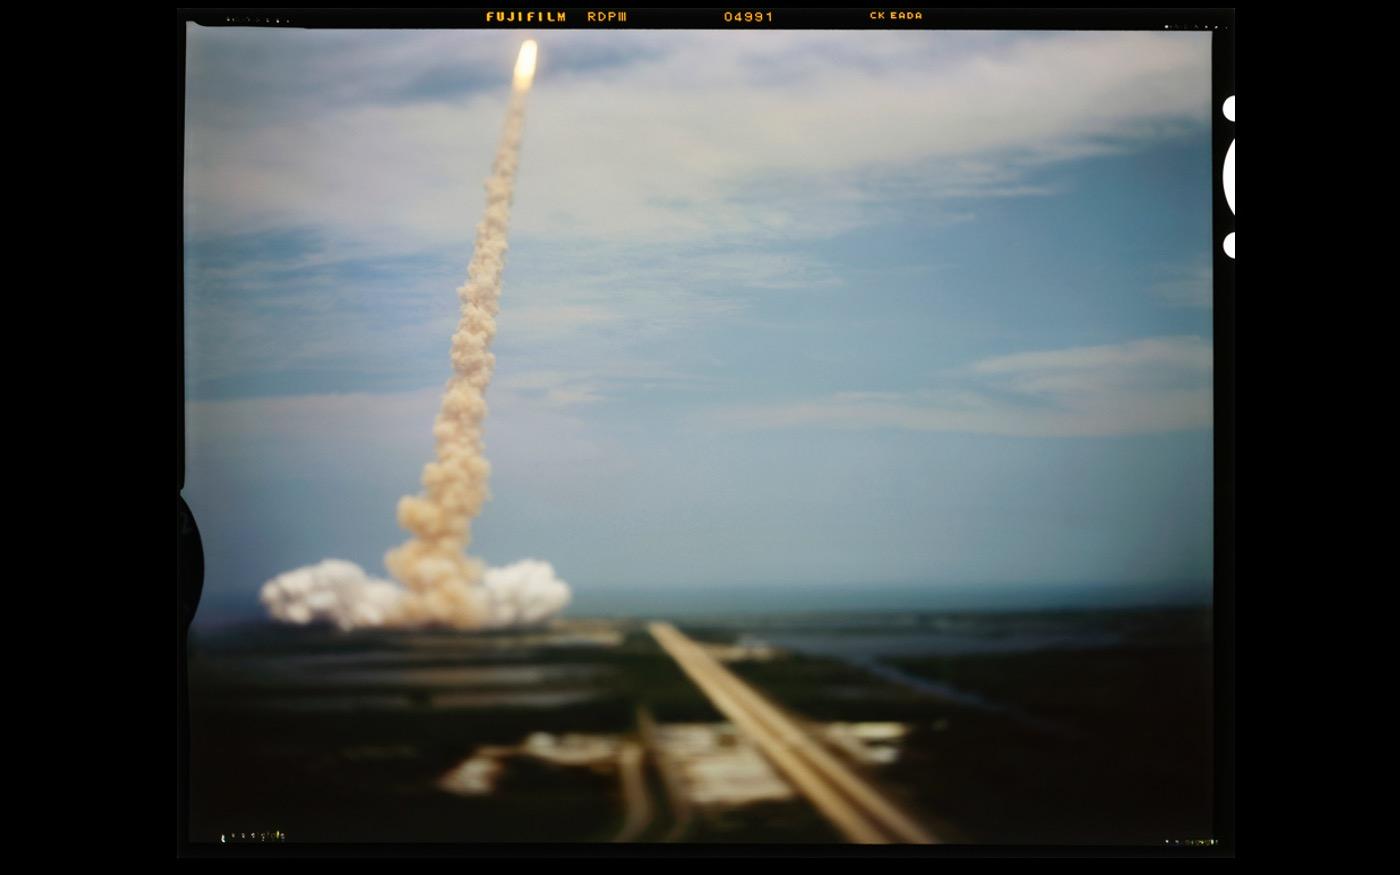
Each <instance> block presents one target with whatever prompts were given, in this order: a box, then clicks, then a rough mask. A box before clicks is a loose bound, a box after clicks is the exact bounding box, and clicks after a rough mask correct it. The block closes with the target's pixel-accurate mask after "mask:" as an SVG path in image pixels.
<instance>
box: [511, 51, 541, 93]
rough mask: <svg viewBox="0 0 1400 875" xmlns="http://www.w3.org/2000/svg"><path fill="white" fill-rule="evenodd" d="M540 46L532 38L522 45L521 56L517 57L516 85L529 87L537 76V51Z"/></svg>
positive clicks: (520, 87)
mask: <svg viewBox="0 0 1400 875" xmlns="http://www.w3.org/2000/svg"><path fill="white" fill-rule="evenodd" d="M537 49H538V47H537V46H536V45H535V41H534V40H532V39H527V40H525V42H524V43H522V44H521V45H520V57H518V58H516V59H515V87H516V88H519V89H524V88H529V87H530V82H531V81H533V80H534V78H535V52H536V51H537Z"/></svg>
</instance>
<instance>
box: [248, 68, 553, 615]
mask: <svg viewBox="0 0 1400 875" xmlns="http://www.w3.org/2000/svg"><path fill="white" fill-rule="evenodd" d="M535 53H536V47H535V41H534V40H526V41H525V43H524V44H523V45H522V46H521V47H520V55H519V57H518V59H517V60H516V64H515V80H514V84H513V86H512V88H511V95H510V104H509V106H508V108H507V110H506V121H505V129H504V131H503V132H502V134H501V142H500V146H499V147H498V148H497V149H496V158H495V161H494V162H493V163H492V166H491V176H490V177H489V178H488V179H487V180H486V210H485V213H484V215H483V216H482V219H481V223H480V224H479V225H477V228H476V249H475V251H474V252H473V254H472V260H471V264H470V265H468V267H467V283H466V285H464V286H462V287H461V288H460V289H458V290H457V296H458V298H460V299H461V302H462V316H461V320H460V321H459V322H458V325H457V330H456V333H454V334H453V335H452V378H451V379H450V380H449V381H448V383H447V390H446V393H445V394H444V396H443V399H442V407H441V409H440V410H439V412H438V416H437V420H436V422H435V423H434V425H433V436H434V438H435V439H436V446H437V452H436V458H435V459H434V460H433V461H431V462H429V463H428V464H427V465H426V466H424V468H423V492H422V494H421V495H418V496H406V497H404V498H403V499H401V500H400V501H399V506H398V519H399V525H401V526H402V527H403V528H404V529H406V530H407V531H408V532H409V533H410V534H411V536H412V537H410V538H409V540H408V541H406V542H405V543H404V544H402V545H401V546H399V547H397V548H395V549H393V550H390V551H389V552H388V553H387V554H386V555H385V557H384V563H385V565H386V566H387V567H388V569H389V571H390V573H392V574H393V575H394V577H396V578H398V580H399V581H400V582H402V584H403V586H396V585H395V584H394V583H392V582H390V581H387V580H380V579H378V578H373V577H370V576H369V575H367V574H366V573H365V572H364V570H363V569H362V568H360V566H358V565H356V564H354V563H353V562H347V561H345V560H341V559H327V560H324V561H322V562H321V563H319V564H317V565H308V566H305V567H302V568H297V569H294V570H292V571H288V572H285V573H283V574H279V575H278V576H277V577H274V578H273V579H272V580H269V581H267V582H266V583H264V584H263V587H262V591H261V593H260V596H259V598H260V600H261V601H262V603H263V606H264V607H265V608H266V609H267V612H268V614H269V615H270V616H271V617H272V618H273V619H274V620H277V621H278V622H283V623H292V624H296V625H306V624H309V623H332V624H334V625H336V626H338V627H339V628H341V629H344V630H347V631H348V630H351V629H358V628H365V627H400V628H402V627H418V626H433V625H440V626H450V627H453V628H457V629H491V628H501V627H505V626H522V625H523V626H528V625H534V624H537V623H542V622H544V621H546V620H548V619H550V618H551V617H553V616H555V615H557V614H558V613H559V612H560V611H562V610H563V609H564V607H565V606H566V605H567V604H568V603H569V600H570V596H571V594H570V591H569V585H568V584H567V583H565V582H564V581H563V580H560V579H559V577H558V576H557V575H556V574H555V573H554V567H553V566H552V565H550V564H549V563H548V562H542V561H539V560H535V559H526V560H523V561H521V562H515V563H513V564H511V565H507V566H505V567H503V568H491V569H487V568H486V567H485V566H484V565H483V564H482V563H481V562H480V561H479V560H476V559H473V558H471V557H470V556H468V555H467V552H466V551H467V547H468V546H470V544H471V523H472V520H473V519H475V518H476V516H477V514H478V513H480V512H481V506H482V504H484V503H485V501H486V499H487V498H488V497H489V491H488V489H487V480H488V478H489V476H490V474H491V466H490V465H489V464H488V463H487V461H486V451H485V444H484V442H483V441H482V423H483V422H484V421H485V419H486V398H485V395H486V387H487V386H488V385H489V384H490V382H491V372H492V370H493V369H494V367H495V362H496V360H495V357H494V356H492V355H491V349H490V347H491V340H492V338H493V337H495V335H496V315H497V313H499V312H500V297H501V272H502V271H503V270H504V268H505V257H506V242H507V241H506V236H507V235H506V232H507V229H508V227H509V224H510V203H511V195H512V193H513V191H514V188H515V171H516V167H517V166H518V164H519V160H520V137H521V133H522V131H523V130H524V127H525V98H526V96H527V95H528V94H529V92H530V85H531V83H532V82H533V81H534V76H535Z"/></svg>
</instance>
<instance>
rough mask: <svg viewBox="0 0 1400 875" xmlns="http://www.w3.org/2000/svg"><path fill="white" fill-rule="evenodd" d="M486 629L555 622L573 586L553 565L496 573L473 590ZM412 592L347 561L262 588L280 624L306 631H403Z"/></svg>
mask: <svg viewBox="0 0 1400 875" xmlns="http://www.w3.org/2000/svg"><path fill="white" fill-rule="evenodd" d="M474 595H476V596H478V597H479V600H480V604H481V606H482V608H481V617H482V622H481V625H480V626H478V627H476V628H482V629H500V628H505V627H507V626H531V625H535V624H537V623H543V622H544V621H546V620H548V619H550V618H552V617H554V616H556V615H557V614H558V613H559V612H560V611H562V610H563V609H564V607H565V606H566V605H568V603H569V598H570V593H569V585H568V584H567V583H565V582H564V581H562V580H560V579H559V578H558V577H557V576H556V575H555V573H554V566H552V565H550V564H549V563H548V562H540V561H538V560H535V559H526V560H524V561H522V562H516V563H513V564H511V565H507V566H505V567H503V568H491V569H489V570H487V571H486V573H485V574H484V575H483V578H482V581H481V583H480V584H479V585H477V587H476V589H475V590H474ZM408 597H409V594H408V591H407V590H405V589H404V588H403V587H401V586H399V585H398V584H396V583H393V582H392V581H388V580H379V579H376V578H373V577H370V576H369V575H367V574H365V572H364V569H362V568H361V567H360V566H358V565H356V564H355V563H353V562H346V561H345V560H343V559H326V560H324V561H322V562H320V563H318V564H316V565H308V566H307V567H305V568H298V569H296V570H295V571H288V572H285V573H283V574H279V575H277V576H276V577H274V578H273V579H272V580H269V581H268V582H267V583H265V584H263V588H262V603H263V606H264V607H266V608H267V612H268V614H269V615H271V616H272V618H273V619H275V620H280V621H281V622H283V623H294V624H296V625H299V626H305V625H307V624H310V623H331V624H333V625H335V626H338V627H339V628H341V629H344V630H346V631H349V630H351V629H364V628H374V627H383V626H399V625H404V623H403V622H402V621H401V619H400V618H402V617H403V616H404V610H403V602H404V600H405V599H407V598H408Z"/></svg>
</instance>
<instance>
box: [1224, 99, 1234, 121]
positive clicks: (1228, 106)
mask: <svg viewBox="0 0 1400 875" xmlns="http://www.w3.org/2000/svg"><path fill="white" fill-rule="evenodd" d="M1220 111H1221V112H1223V113H1225V117H1226V118H1227V119H1229V120H1230V121H1234V120H1235V95H1233V94H1231V95H1230V96H1229V97H1227V98H1225V105H1224V106H1222V107H1221V108H1220Z"/></svg>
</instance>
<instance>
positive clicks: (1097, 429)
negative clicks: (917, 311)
mask: <svg viewBox="0 0 1400 875" xmlns="http://www.w3.org/2000/svg"><path fill="white" fill-rule="evenodd" d="M1211 364H1212V351H1211V346H1210V344H1209V342H1208V341H1206V340H1204V339H1202V338H1199V337H1165V338H1148V339H1143V340H1136V341H1131V342H1128V343H1121V344H1110V345H1104V346H1088V347H1076V348H1071V349H1059V350H1047V351H1036V352H1026V353H1020V354H1017V355H1010V356H999V357H996V358H988V359H983V360H981V361H977V362H974V363H972V364H971V365H970V366H968V367H966V368H964V369H961V370H960V371H957V372H954V373H950V374H947V375H945V377H944V379H943V380H942V385H940V386H938V387H936V388H930V389H926V390H923V391H916V392H886V391H843V392H835V393H832V394H830V395H827V396H825V397H820V398H813V399H804V400H799V401H788V402H780V403H776V404H765V405H740V406H729V407H722V408H719V409H715V410H711V411H709V412H708V413H707V414H706V416H705V419H706V421H707V422H709V423H710V424H711V425H717V426H720V427H724V428H734V429H774V428H797V427H806V428H812V427H815V428H835V429H881V428H894V429H906V430H911V431H942V432H967V433H974V434H996V435H1016V436H1028V437H1091V436H1112V435H1128V434H1147V433H1155V432H1169V431H1181V430H1188V429H1201V428H1209V427H1210V425H1211V411H1212V392H1211Z"/></svg>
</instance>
